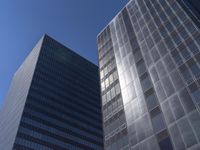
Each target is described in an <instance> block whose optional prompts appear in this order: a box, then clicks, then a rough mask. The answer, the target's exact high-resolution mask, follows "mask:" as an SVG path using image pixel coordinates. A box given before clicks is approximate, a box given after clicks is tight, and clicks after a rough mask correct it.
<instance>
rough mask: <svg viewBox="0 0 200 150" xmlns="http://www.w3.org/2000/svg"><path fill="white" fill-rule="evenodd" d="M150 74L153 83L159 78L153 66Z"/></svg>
mask: <svg viewBox="0 0 200 150" xmlns="http://www.w3.org/2000/svg"><path fill="white" fill-rule="evenodd" d="M150 74H151V78H152V80H153V82H154V83H155V82H157V81H158V80H159V77H158V73H157V71H156V68H155V67H152V69H151V70H150Z"/></svg>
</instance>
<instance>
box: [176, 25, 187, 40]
mask: <svg viewBox="0 0 200 150" xmlns="http://www.w3.org/2000/svg"><path fill="white" fill-rule="evenodd" d="M178 33H179V34H180V35H181V37H182V38H183V39H186V38H187V37H188V33H187V31H186V30H185V29H184V27H183V26H179V28H178Z"/></svg>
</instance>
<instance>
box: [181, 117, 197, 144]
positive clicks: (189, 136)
mask: <svg viewBox="0 0 200 150" xmlns="http://www.w3.org/2000/svg"><path fill="white" fill-rule="evenodd" d="M178 126H179V128H180V132H181V134H182V136H183V140H184V142H185V143H186V146H187V147H190V146H192V145H194V144H196V143H197V140H196V138H195V136H194V133H193V131H192V128H191V126H190V124H189V122H188V120H187V119H185V118H183V119H181V120H180V121H178Z"/></svg>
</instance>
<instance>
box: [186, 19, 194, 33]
mask: <svg viewBox="0 0 200 150" xmlns="http://www.w3.org/2000/svg"><path fill="white" fill-rule="evenodd" d="M185 26H186V28H187V30H188V31H189V32H190V33H193V32H195V31H197V29H196V27H195V26H194V25H193V23H192V22H191V21H190V20H189V21H187V22H186V23H185Z"/></svg>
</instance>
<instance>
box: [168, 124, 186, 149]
mask: <svg viewBox="0 0 200 150" xmlns="http://www.w3.org/2000/svg"><path fill="white" fill-rule="evenodd" d="M169 132H170V135H171V138H172V141H173V143H174V147H175V149H186V148H185V144H184V142H183V139H182V137H181V133H180V131H179V129H178V127H177V125H176V124H173V125H172V126H170V127H169Z"/></svg>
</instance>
